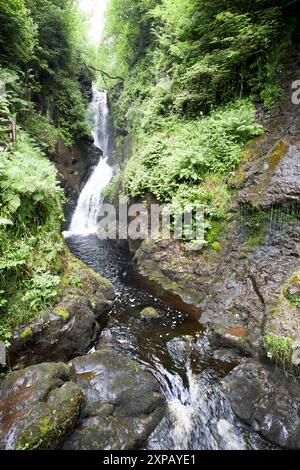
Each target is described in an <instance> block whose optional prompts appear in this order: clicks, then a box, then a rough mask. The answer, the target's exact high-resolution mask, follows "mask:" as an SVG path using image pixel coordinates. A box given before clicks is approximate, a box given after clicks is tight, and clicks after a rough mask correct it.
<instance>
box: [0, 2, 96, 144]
mask: <svg viewBox="0 0 300 470" xmlns="http://www.w3.org/2000/svg"><path fill="white" fill-rule="evenodd" d="M0 19H1V31H0V50H1V52H0V80H3V81H4V83H5V84H6V86H7V89H8V96H7V99H6V102H4V101H2V104H1V114H2V115H3V114H4V111H5V113H6V114H7V115H16V116H17V120H18V122H19V124H22V125H24V126H26V125H28V131H29V133H30V134H31V135H33V136H34V137H37V141H38V142H39V143H40V144H41V141H42V139H43V137H44V136H45V137H46V139H45V140H46V142H44V143H43V146H46V148H47V149H48V150H49V151H53V148H54V147H55V145H54V143H55V141H56V140H57V138H58V137H60V138H62V137H64V138H65V141H66V144H72V143H73V142H74V141H76V140H78V139H80V138H81V137H85V136H86V135H87V133H88V134H90V133H89V129H88V128H87V126H86V122H85V121H86V107H87V96H86V86H87V85H89V84H90V83H91V79H92V74H91V72H90V71H89V70H88V68H87V67H86V61H87V57H86V55H87V54H89V53H90V50H89V48H86V49H87V51H88V52H87V54H86V52H85V49H84V47H83V46H82V45H83V44H86V43H87V40H86V22H85V19H84V17H83V16H82V14H81V13H80V12H79V10H78V7H77V1H76V0H63V1H62V0H17V1H11V0H9V1H6V2H4V1H3V2H2V1H0ZM3 71H4V73H3ZM12 77H13V78H12ZM16 85H17V86H16ZM4 108H5V109H4ZM39 115H42V117H43V118H42V122H40V124H39V126H38V127H39V128H38V129H37V132H34V124H37V117H38V116H39ZM34 120H35V121H36V122H35V123H34V122H33V121H34ZM48 121H50V122H48ZM50 125H51V126H54V127H56V128H60V130H59V134H58V135H56V136H54V129H51V128H50ZM39 134H40V135H41V138H40V137H39Z"/></svg>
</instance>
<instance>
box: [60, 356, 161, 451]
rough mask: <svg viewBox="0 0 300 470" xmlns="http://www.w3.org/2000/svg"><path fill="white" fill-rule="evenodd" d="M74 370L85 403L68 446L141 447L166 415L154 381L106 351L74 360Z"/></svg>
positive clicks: (83, 447)
mask: <svg viewBox="0 0 300 470" xmlns="http://www.w3.org/2000/svg"><path fill="white" fill-rule="evenodd" d="M72 368H73V373H74V377H75V380H76V383H77V385H78V386H79V387H80V388H81V390H82V392H83V394H84V398H85V400H84V406H83V409H82V412H81V418H80V421H79V422H78V426H77V427H76V429H75V431H74V432H73V433H72V434H71V435H70V437H69V438H68V439H67V440H66V441H65V443H64V446H63V448H64V449H77V450H101V449H112V450H125V449H135V448H140V447H141V446H142V445H143V444H144V443H145V442H146V440H147V438H148V436H149V435H150V433H151V432H152V431H153V430H154V429H155V428H156V426H157V425H158V424H159V422H160V420H161V419H162V417H163V415H164V398H163V396H162V394H161V392H160V387H159V384H158V383H157V381H156V380H155V379H154V377H152V375H151V374H150V373H149V372H146V371H144V370H143V369H142V368H141V366H139V365H138V364H137V363H136V362H133V361H132V360H130V359H128V358H125V357H122V356H119V355H117V354H116V353H114V352H112V351H111V350H105V349H103V350H100V351H97V352H95V353H93V354H91V355H89V356H85V357H80V358H76V359H74V360H73V361H72Z"/></svg>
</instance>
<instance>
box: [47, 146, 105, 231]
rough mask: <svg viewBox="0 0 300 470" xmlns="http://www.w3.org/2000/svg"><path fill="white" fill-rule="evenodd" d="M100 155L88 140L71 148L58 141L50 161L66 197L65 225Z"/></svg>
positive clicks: (100, 152) (99, 151)
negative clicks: (55, 169)
mask: <svg viewBox="0 0 300 470" xmlns="http://www.w3.org/2000/svg"><path fill="white" fill-rule="evenodd" d="M101 157H102V151H101V150H100V149H98V148H97V147H96V146H95V145H94V144H93V142H92V141H88V140H82V141H81V142H78V143H77V144H75V145H73V147H72V148H67V147H65V146H64V145H63V144H62V143H60V144H59V147H58V151H57V153H56V154H55V155H53V156H52V161H53V163H54V164H55V166H56V168H57V169H58V172H59V178H60V181H61V183H62V186H63V188H64V191H65V194H66V196H67V198H68V202H67V203H66V204H65V207H64V212H65V217H66V220H67V223H66V226H67V225H68V223H69V220H70V218H71V216H72V214H73V212H74V210H75V208H76V203H77V199H78V196H79V194H80V191H81V190H82V188H83V185H84V184H85V182H86V180H87V178H88V177H89V176H90V174H91V172H92V170H93V168H94V167H95V165H97V164H98V162H99V159H100V158H101ZM65 228H67V227H65Z"/></svg>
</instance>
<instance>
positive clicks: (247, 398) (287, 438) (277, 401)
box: [223, 359, 300, 450]
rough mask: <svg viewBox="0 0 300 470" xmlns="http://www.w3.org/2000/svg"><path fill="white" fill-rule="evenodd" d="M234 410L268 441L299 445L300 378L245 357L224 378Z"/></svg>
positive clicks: (285, 445)
mask: <svg viewBox="0 0 300 470" xmlns="http://www.w3.org/2000/svg"><path fill="white" fill-rule="evenodd" d="M223 386H224V390H225V394H226V396H227V397H228V398H229V400H230V402H231V405H232V409H233V411H234V413H235V414H236V415H237V416H238V417H239V418H240V419H241V420H242V421H243V422H245V423H247V424H248V425H249V426H251V428H252V429H253V430H254V431H256V432H257V433H259V434H260V435H261V436H263V437H264V438H265V439H266V440H267V441H269V442H270V443H272V444H276V445H278V446H280V447H282V448H284V449H297V450H299V449H300V382H299V380H298V379H296V378H293V377H286V376H285V375H284V374H283V372H282V371H280V370H279V369H276V368H274V367H271V366H269V365H264V364H260V363H259V362H257V361H255V360H253V359H244V360H243V361H242V362H241V364H240V365H239V366H237V367H236V368H235V369H234V370H233V371H232V372H231V373H230V374H229V375H228V376H227V377H226V378H225V379H224V380H223Z"/></svg>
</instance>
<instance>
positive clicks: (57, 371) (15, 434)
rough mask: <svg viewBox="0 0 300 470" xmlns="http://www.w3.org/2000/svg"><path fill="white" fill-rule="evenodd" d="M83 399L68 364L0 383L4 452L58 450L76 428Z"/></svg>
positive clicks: (28, 370) (0, 443)
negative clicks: (68, 434)
mask: <svg viewBox="0 0 300 470" xmlns="http://www.w3.org/2000/svg"><path fill="white" fill-rule="evenodd" d="M82 398H83V395H82V392H81V390H80V388H79V387H78V386H77V385H75V384H74V383H72V382H70V368H69V367H68V366H67V365H66V364H62V363H57V364H51V363H44V364H39V365H36V366H31V367H28V368H26V369H23V370H21V371H18V372H14V373H12V374H9V375H8V376H7V378H6V379H5V380H3V381H2V382H1V383H0V449H5V450H16V449H18V450H34V449H55V448H56V447H57V446H58V445H59V444H60V443H61V442H62V441H63V439H64V438H65V436H66V435H67V433H69V432H70V431H71V430H72V429H73V426H74V425H75V423H76V420H77V418H78V416H79V413H80V407H81V403H82Z"/></svg>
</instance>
